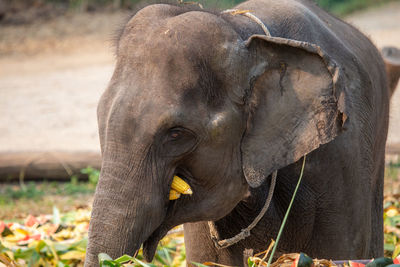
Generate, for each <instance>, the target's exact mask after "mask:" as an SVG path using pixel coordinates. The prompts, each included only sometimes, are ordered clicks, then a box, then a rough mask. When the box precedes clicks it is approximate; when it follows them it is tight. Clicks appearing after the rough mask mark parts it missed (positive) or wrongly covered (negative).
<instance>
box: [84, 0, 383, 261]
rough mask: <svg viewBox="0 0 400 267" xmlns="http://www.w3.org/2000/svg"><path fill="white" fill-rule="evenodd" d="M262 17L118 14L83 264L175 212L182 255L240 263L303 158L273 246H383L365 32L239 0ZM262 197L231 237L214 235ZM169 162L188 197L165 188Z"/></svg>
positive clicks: (268, 233)
mask: <svg viewBox="0 0 400 267" xmlns="http://www.w3.org/2000/svg"><path fill="white" fill-rule="evenodd" d="M237 8H240V9H244V10H247V9H248V10H252V11H253V14H254V15H256V16H257V17H258V18H260V19H261V20H262V21H263V22H264V23H265V25H267V27H268V28H269V30H270V32H271V34H272V36H273V37H266V36H265V35H264V34H263V31H262V29H261V27H260V26H259V25H257V24H256V23H255V22H254V21H252V20H250V19H249V18H246V17H243V16H233V15H230V14H224V15H221V14H219V13H212V12H207V11H204V10H199V9H198V8H197V7H196V6H189V5H184V6H173V5H167V4H158V5H151V6H147V7H145V8H143V9H142V10H140V11H139V12H137V13H136V14H135V15H134V16H133V17H132V18H131V19H130V20H129V22H128V23H127V24H126V25H125V27H124V29H123V31H122V33H121V36H120V39H119V40H118V44H117V48H118V49H117V50H118V51H117V64H116V67H115V71H114V74H113V77H112V79H111V81H110V83H109V86H108V88H107V90H106V91H105V92H104V94H103V96H102V98H101V100H100V103H99V106H98V122H99V132H100V139H101V149H102V157H103V163H102V170H101V176H100V180H99V184H98V186H97V190H96V194H95V200H94V204H93V212H92V219H91V222H90V230H89V245H88V249H87V254H86V263H85V266H87V267H88V266H97V265H98V260H97V255H98V253H100V252H105V253H107V254H109V255H110V256H112V257H118V256H121V255H123V254H124V253H126V254H130V255H133V254H134V253H135V251H136V250H138V249H139V247H140V246H141V244H143V248H144V256H145V258H146V259H147V260H151V259H152V258H153V256H154V252H155V249H156V246H157V243H158V241H159V240H160V239H161V238H162V237H163V236H164V235H165V234H166V233H167V231H168V230H169V229H171V228H172V227H174V226H176V225H179V224H182V223H184V224H185V225H184V228H185V243H186V251H187V261H188V263H190V262H192V261H195V262H204V261H213V262H218V263H221V264H226V265H235V266H241V265H243V259H242V255H243V250H244V249H245V248H252V249H254V252H259V251H262V250H265V249H266V247H267V246H268V244H269V242H270V240H271V239H272V238H273V239H275V238H276V235H277V232H278V229H279V226H280V223H281V220H282V218H283V216H284V212H285V210H286V208H287V206H288V203H289V200H290V197H291V194H292V192H293V190H294V187H295V184H296V182H297V179H298V175H299V173H300V168H301V160H300V159H301V157H302V156H303V155H305V154H308V156H307V162H306V167H305V173H304V178H303V183H302V185H301V187H300V189H299V192H298V195H297V197H296V200H295V204H294V206H293V208H292V213H291V215H290V216H289V220H288V223H287V226H286V229H285V232H284V234H283V237H282V239H281V242H280V245H279V247H278V251H279V253H288V252H299V251H302V252H305V253H307V254H308V255H310V256H312V257H318V258H329V259H361V258H372V257H379V256H382V254H383V236H382V228H383V226H382V197H383V189H382V188H383V172H384V156H385V142H386V135H387V127H388V108H389V89H388V86H387V78H386V73H385V65H384V63H383V60H382V58H381V56H380V54H379V52H378V51H377V50H376V48H375V47H374V45H373V44H372V43H371V42H370V41H369V40H368V39H367V38H366V37H365V36H364V35H362V34H361V33H360V32H358V31H357V30H356V29H355V28H353V27H352V26H350V25H348V24H346V23H344V22H342V21H340V20H339V19H337V18H334V17H333V16H331V15H329V14H327V13H326V12H324V11H323V10H321V9H320V8H318V7H317V6H316V5H315V4H313V3H312V2H311V1H307V0H298V1H296V0H281V1H274V0H251V1H248V2H245V3H243V4H241V5H239V6H238V7H237ZM275 170H279V171H278V178H277V185H276V189H275V193H274V196H273V199H272V202H271V206H270V208H269V210H268V211H267V213H266V214H265V216H264V217H263V219H262V220H261V221H260V222H259V224H258V225H257V226H256V227H255V228H254V229H253V230H252V232H251V236H250V237H248V238H247V239H245V240H243V241H241V242H239V243H238V244H236V245H234V246H232V247H229V248H227V249H223V250H217V249H216V248H215V247H214V245H213V243H212V241H211V239H210V235H209V229H208V227H207V223H206V222H205V221H207V220H213V221H215V222H216V227H217V230H218V232H219V235H220V236H221V238H228V237H232V236H233V235H235V234H236V233H238V232H239V231H240V229H242V228H245V227H247V226H248V224H250V223H251V221H252V220H253V219H254V218H255V217H256V216H257V214H258V212H259V211H260V209H261V207H262V206H263V204H264V201H265V199H266V193H267V192H268V188H269V175H270V174H271V173H272V172H273V171H275ZM174 174H179V175H180V176H181V177H183V178H184V179H185V180H186V181H187V182H188V183H189V184H190V186H191V187H192V190H193V192H194V193H193V195H192V196H187V195H185V196H182V197H181V198H179V199H178V200H176V201H169V199H168V194H169V190H170V184H171V182H172V177H173V175H174Z"/></svg>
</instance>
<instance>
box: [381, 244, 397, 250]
mask: <svg viewBox="0 0 400 267" xmlns="http://www.w3.org/2000/svg"><path fill="white" fill-rule="evenodd" d="M383 248H384V250H388V251H393V250H394V248H395V246H394V245H393V244H384V245H383Z"/></svg>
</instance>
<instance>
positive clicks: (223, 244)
mask: <svg viewBox="0 0 400 267" xmlns="http://www.w3.org/2000/svg"><path fill="white" fill-rule="evenodd" d="M277 176H278V171H274V172H273V173H272V178H271V184H270V187H269V192H268V197H267V200H266V201H265V204H264V206H263V208H262V209H261V211H260V213H259V214H258V215H257V217H256V218H255V219H254V220H253V222H252V223H251V224H250V225H249V226H247V227H246V228H245V229H242V230H241V231H240V233H239V234H237V235H235V236H234V237H231V238H227V239H223V240H219V237H218V231H217V229H216V228H215V223H214V222H212V221H209V222H208V227H209V228H210V235H211V239H212V241H213V242H214V245H215V247H216V248H218V249H223V248H227V247H230V246H232V245H234V244H236V243H237V242H239V241H240V240H243V239H245V238H246V237H249V236H250V231H251V230H252V229H253V228H254V227H255V226H256V225H257V223H258V222H259V221H260V220H261V218H262V217H263V216H264V215H265V212H267V210H268V207H269V205H270V204H271V200H272V196H273V194H274V189H275V184H276V177H277Z"/></svg>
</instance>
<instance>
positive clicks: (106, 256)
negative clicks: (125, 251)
mask: <svg viewBox="0 0 400 267" xmlns="http://www.w3.org/2000/svg"><path fill="white" fill-rule="evenodd" d="M97 257H98V258H99V262H101V261H105V260H111V261H112V260H113V259H112V258H111V257H110V256H108V255H107V254H106V253H100V254H99V255H97Z"/></svg>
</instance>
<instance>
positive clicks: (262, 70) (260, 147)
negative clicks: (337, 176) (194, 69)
mask: <svg viewBox="0 0 400 267" xmlns="http://www.w3.org/2000/svg"><path fill="white" fill-rule="evenodd" d="M246 47H247V49H248V50H249V52H250V55H251V58H252V59H251V60H252V61H253V63H252V68H251V70H250V77H249V81H250V84H251V86H250V90H249V91H248V92H246V93H245V94H246V101H247V103H246V108H247V112H248V120H247V128H246V131H245V134H244V136H243V139H242V143H241V150H242V164H243V166H242V168H243V172H244V175H245V177H246V179H247V182H248V183H249V185H250V186H251V187H257V186H259V185H261V184H262V183H263V181H264V180H265V179H266V177H268V175H270V174H271V173H272V172H273V171H275V170H278V169H280V168H282V167H285V166H287V165H289V164H291V163H294V162H296V161H297V160H299V159H300V158H301V157H302V156H303V155H305V154H307V153H309V152H311V151H313V150H315V149H317V148H318V147H319V146H320V145H322V144H325V143H328V142H330V141H331V140H333V139H334V138H335V137H336V136H337V135H338V134H339V133H340V132H341V130H342V126H343V124H344V121H345V120H346V118H347V116H346V115H345V114H344V112H343V106H344V104H343V103H342V102H343V101H344V100H343V99H344V98H343V92H344V90H340V88H338V84H339V83H338V82H337V80H338V68H337V67H336V64H335V63H334V62H333V61H332V60H331V59H330V58H329V57H328V56H327V55H325V54H324V53H323V52H322V51H321V49H320V47H318V46H316V45H313V44H310V43H306V42H300V41H295V40H289V39H283V38H277V37H267V36H264V35H253V36H252V37H250V38H249V39H248V40H247V41H246ZM338 99H340V101H338ZM341 110H342V111H341Z"/></svg>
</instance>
